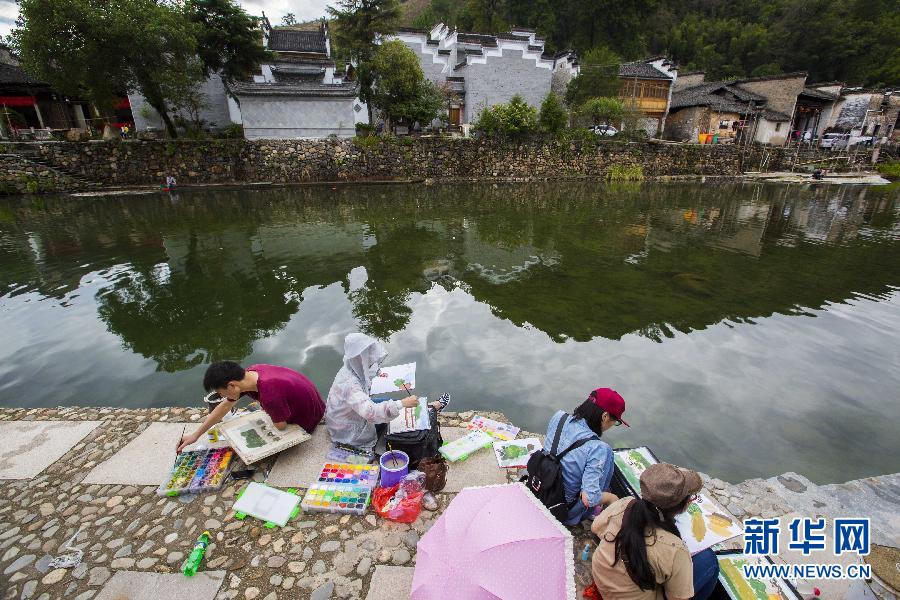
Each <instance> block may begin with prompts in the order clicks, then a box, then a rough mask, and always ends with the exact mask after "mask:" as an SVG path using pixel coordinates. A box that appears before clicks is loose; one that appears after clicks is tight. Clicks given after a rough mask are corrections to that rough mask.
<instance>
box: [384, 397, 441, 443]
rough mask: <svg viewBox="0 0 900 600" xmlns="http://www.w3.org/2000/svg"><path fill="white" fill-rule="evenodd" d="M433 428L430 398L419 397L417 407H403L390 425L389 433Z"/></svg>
mask: <svg viewBox="0 0 900 600" xmlns="http://www.w3.org/2000/svg"><path fill="white" fill-rule="evenodd" d="M423 429H431V417H430V416H429V415H428V398H426V397H424V396H423V397H421V398H419V405H418V406H417V407H415V408H401V409H400V414H399V415H398V416H397V418H396V419H394V420H393V421H391V422H390V424H389V425H388V433H389V434H391V433H406V432H407V431H421V430H423Z"/></svg>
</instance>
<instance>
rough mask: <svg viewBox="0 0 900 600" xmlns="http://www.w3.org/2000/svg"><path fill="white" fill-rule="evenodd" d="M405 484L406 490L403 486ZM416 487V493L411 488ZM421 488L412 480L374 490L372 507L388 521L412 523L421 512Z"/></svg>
mask: <svg viewBox="0 0 900 600" xmlns="http://www.w3.org/2000/svg"><path fill="white" fill-rule="evenodd" d="M404 483H405V484H407V486H406V487H407V489H406V490H404V489H403V485H404ZM415 486H418V491H413V488H414V487H415ZM423 494H424V492H423V491H422V486H421V485H418V482H417V481H415V480H413V481H412V482H406V481H404V482H401V483H398V484H397V485H395V486H393V487H389V488H381V487H380V488H375V493H373V494H372V507H373V508H374V509H375V512H376V513H377V514H378V515H379V516H381V517H383V518H385V519H388V520H389V521H396V522H397V523H412V522H413V521H415V520H416V519H417V518H418V517H419V513H420V512H422V496H423Z"/></svg>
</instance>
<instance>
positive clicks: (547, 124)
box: [538, 92, 569, 135]
mask: <svg viewBox="0 0 900 600" xmlns="http://www.w3.org/2000/svg"><path fill="white" fill-rule="evenodd" d="M538 124H539V125H540V127H541V129H542V130H544V131H546V132H547V133H552V134H554V135H556V134H558V133H560V132H561V131H562V130H563V129H565V128H566V125H568V124H569V115H568V113H567V112H566V107H565V106H563V103H562V102H561V101H560V99H559V96H557V95H556V94H554V93H553V92H549V93H548V94H547V95H546V96H545V97H544V101H543V102H541V112H540V114H539V115H538Z"/></svg>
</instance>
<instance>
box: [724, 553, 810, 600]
mask: <svg viewBox="0 0 900 600" xmlns="http://www.w3.org/2000/svg"><path fill="white" fill-rule="evenodd" d="M717 558H718V560H719V581H720V582H721V583H722V587H723V588H725V592H726V593H727V594H728V596H729V597H731V598H732V599H733V600H800V596H799V594H797V592H796V591H795V590H794V589H793V588H792V587H791V586H790V585H789V584H788V583H787V582H786V581H785V580H784V579H775V578H770V579H762V578H755V577H744V565H757V564H758V565H768V564H771V561H769V560H767V559H766V558H764V557H761V556H747V555H745V554H720V555H718V556H717Z"/></svg>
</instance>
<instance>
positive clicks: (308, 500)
mask: <svg viewBox="0 0 900 600" xmlns="http://www.w3.org/2000/svg"><path fill="white" fill-rule="evenodd" d="M354 466H355V465H354ZM371 500H372V489H371V488H369V487H367V486H365V485H352V484H346V483H314V484H312V485H311V486H309V489H308V490H306V495H305V496H304V497H303V502H301V503H300V506H301V507H302V508H303V510H304V511H306V512H330V513H345V514H350V515H361V514H363V513H365V512H366V508H367V507H368V506H369V502H370V501H371Z"/></svg>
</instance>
